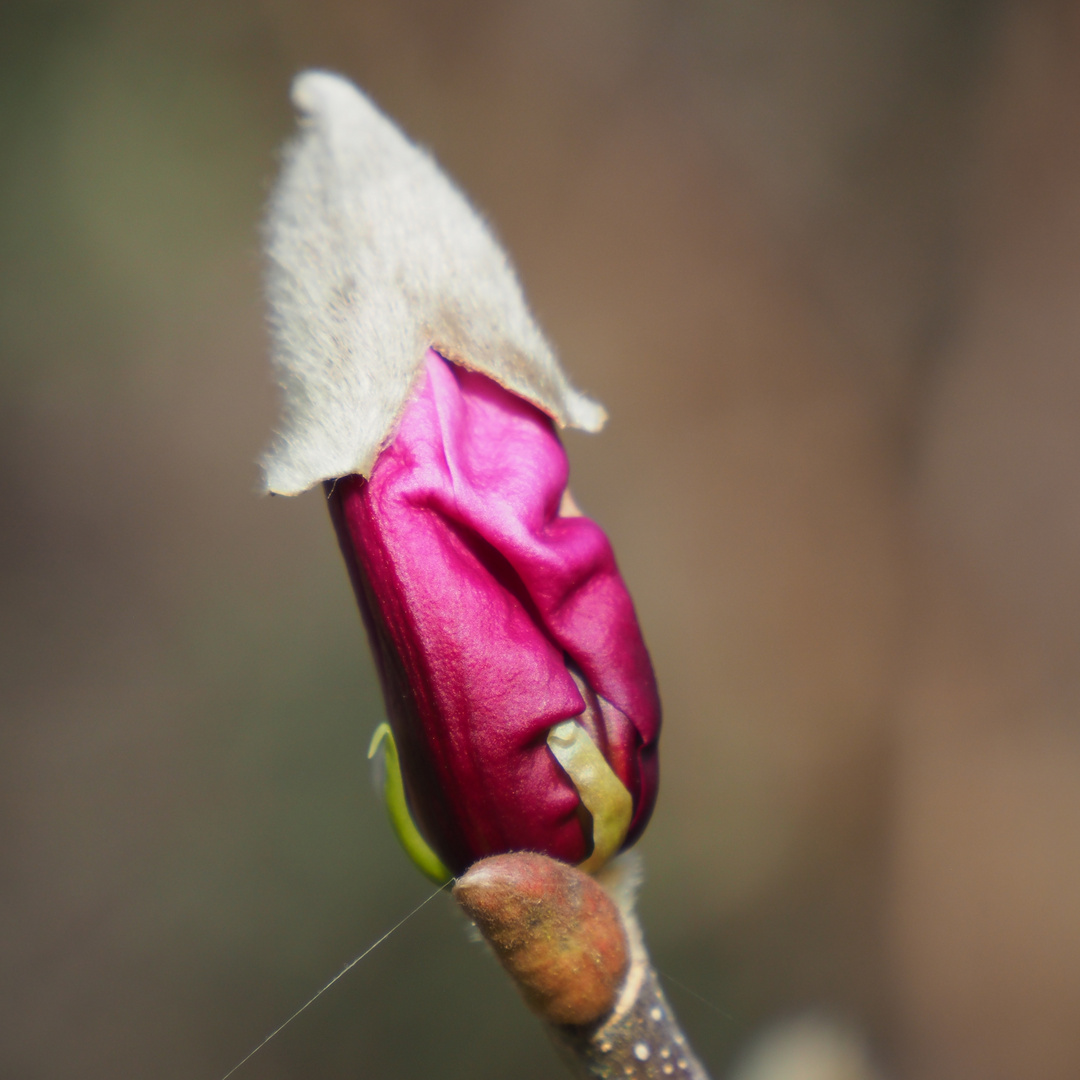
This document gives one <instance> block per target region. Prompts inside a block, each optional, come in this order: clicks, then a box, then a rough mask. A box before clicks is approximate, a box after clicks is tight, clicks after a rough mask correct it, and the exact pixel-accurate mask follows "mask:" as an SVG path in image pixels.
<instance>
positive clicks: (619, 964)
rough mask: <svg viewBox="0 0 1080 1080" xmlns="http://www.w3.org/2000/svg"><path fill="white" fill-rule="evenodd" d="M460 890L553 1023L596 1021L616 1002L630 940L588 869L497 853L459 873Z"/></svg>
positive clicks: (532, 1001) (468, 909)
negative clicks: (581, 869) (587, 871)
mask: <svg viewBox="0 0 1080 1080" xmlns="http://www.w3.org/2000/svg"><path fill="white" fill-rule="evenodd" d="M454 896H455V898H456V899H457V901H458V903H459V904H460V905H461V906H462V908H464V910H465V913H466V914H467V915H468V916H469V918H471V919H472V920H473V921H474V922H475V923H476V925H477V926H478V927H479V928H480V932H481V933H482V934H483V935H484V937H485V938H486V939H487V941H488V942H489V943H490V945H491V947H492V948H493V949H494V950H495V955H496V956H498V958H499V960H500V961H502V964H503V966H504V967H505V968H506V970H507V971H508V972H509V973H510V976H511V977H512V978H513V980H514V982H515V983H517V986H518V988H519V989H520V990H521V993H522V995H523V996H524V998H525V1001H526V1003H527V1004H528V1005H529V1007H530V1008H531V1009H532V1010H533V1011H534V1012H536V1013H538V1014H539V1015H540V1016H542V1017H543V1018H544V1019H545V1020H547V1021H548V1022H549V1023H552V1024H575V1025H580V1024H590V1023H592V1022H594V1021H596V1020H599V1019H601V1018H602V1017H604V1016H606V1015H607V1014H608V1013H609V1012H610V1011H611V1009H612V1008H613V1007H614V1005H615V999H616V997H617V995H618V992H619V988H620V987H621V986H622V982H623V979H624V978H625V976H626V971H627V968H628V966H629V960H630V953H629V944H628V942H627V938H626V931H625V929H624V928H623V923H622V917H621V916H620V914H619V911H618V908H616V906H615V904H614V903H613V902H612V900H611V898H610V897H609V896H608V894H607V893H606V892H604V890H603V889H602V888H601V887H600V886H599V885H598V884H597V883H596V882H595V881H594V880H593V879H592V878H591V877H589V875H588V874H585V873H583V872H582V871H580V870H577V869H575V868H574V867H572V866H567V865H566V864H565V863H561V862H558V861H556V860H555V859H550V858H548V857H547V856H546V855H535V854H532V853H530V852H520V853H517V854H512V855H493V856H491V857H490V858H487V859H481V860H480V861H479V862H477V863H474V864H473V865H472V866H471V867H470V868H469V870H468V871H467V872H466V873H465V874H463V875H462V876H461V877H460V878H458V882H457V885H455V886H454Z"/></svg>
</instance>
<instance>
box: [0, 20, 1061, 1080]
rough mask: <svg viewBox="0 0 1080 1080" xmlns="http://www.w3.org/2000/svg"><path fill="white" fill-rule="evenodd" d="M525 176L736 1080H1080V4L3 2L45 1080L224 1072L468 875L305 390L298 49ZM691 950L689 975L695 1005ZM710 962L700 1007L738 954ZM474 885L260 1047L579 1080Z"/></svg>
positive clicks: (0, 256) (10, 751)
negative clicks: (294, 377) (434, 862)
mask: <svg viewBox="0 0 1080 1080" xmlns="http://www.w3.org/2000/svg"><path fill="white" fill-rule="evenodd" d="M310 65H319V66H324V67H329V68H332V69H335V70H338V71H341V72H343V73H345V74H347V75H349V76H351V77H352V78H354V79H355V80H356V81H357V82H358V83H360V84H361V85H363V86H364V87H365V88H366V89H367V90H368V91H369V92H370V93H371V94H372V95H373V96H374V97H375V99H376V100H377V101H378V102H380V103H381V104H382V106H383V107H384V108H385V109H386V110H387V111H389V112H390V113H391V115H393V116H394V117H396V118H397V119H398V120H399V121H400V123H401V124H402V125H403V126H404V127H405V129H406V130H407V131H408V132H410V133H411V134H412V135H413V136H414V137H415V138H417V139H418V140H419V141H421V142H422V143H424V144H425V145H427V146H429V147H430V148H431V149H432V150H433V151H434V153H435V154H436V155H437V157H438V158H439V160H440V161H441V162H442V163H443V164H444V166H445V167H446V168H447V169H448V170H449V171H450V172H451V174H452V175H454V176H455V177H456V178H457V179H458V180H459V181H460V183H461V184H462V186H463V187H464V188H465V189H466V190H467V191H468V192H469V193H470V194H471V196H472V197H473V199H474V200H475V202H476V203H477V204H478V205H479V206H480V207H481V208H482V209H483V210H484V212H485V213H486V214H487V215H488V217H489V218H490V220H491V221H492V223H493V224H494V226H495V228H496V229H497V231H498V233H499V234H500V236H501V237H502V238H503V240H504V242H505V243H506V245H507V247H508V248H509V250H510V252H511V253H512V256H513V258H514V259H515V261H516V263H517V265H518V268H519V270H520V273H521V276H522V278H523V281H524V283H525V286H526V289H527V292H528V294H529V296H530V298H531V300H532V303H533V306H534V308H535V310H536V312H537V315H538V317H539V318H540V321H541V322H542V324H543V325H544V326H545V327H546V328H547V330H548V332H549V334H550V336H551V338H552V339H553V340H554V342H555V343H556V344H557V346H558V348H559V350H560V352H561V354H562V356H563V358H564V360H565V363H566V365H567V367H568V368H569V370H570V372H571V374H572V376H573V378H574V379H575V381H576V382H577V383H578V385H580V386H581V387H583V388H584V389H585V390H587V391H589V392H591V393H593V394H595V395H596V396H597V397H599V398H600V399H601V400H602V401H604V402H605V404H606V405H607V406H608V408H609V411H610V413H611V416H612V420H611V422H610V425H609V428H608V430H607V431H606V432H605V433H604V434H603V435H602V436H600V437H589V438H586V437H578V436H571V437H570V438H569V440H568V443H569V450H570V454H571V459H572V466H573V484H574V488H575V493H576V496H577V499H578V501H579V502H580V503H581V504H582V506H583V507H584V508H585V509H586V511H587V512H589V513H590V514H591V515H592V516H594V517H596V518H597V519H598V520H599V521H600V522H601V523H602V524H603V525H604V526H605V527H606V528H607V529H608V530H609V532H610V534H611V536H612V538H613V540H614V543H615V546H616V551H617V552H618V555H619V558H620V562H621V565H622V568H623V570H624V573H625V575H626V577H627V579H628V581H629V583H630V585H631V588H632V590H633V592H634V595H635V597H636V601H637V604H638V608H639V612H640V616H641V620H642V623H643V625H644V629H645V633H646V637H647V639H648V641H649V643H650V647H651V650H652V653H653V656H654V659H655V663H656V667H657V669H658V673H659V677H660V682H661V688H662V693H663V697H664V701H665V707H666V724H667V726H666V731H665V736H664V749H663V764H664V774H663V777H664V779H663V789H662V794H661V799H660V803H659V808H658V811H657V814H656V817H655V819H654V823H653V825H652V827H651V829H650V831H649V833H648V834H647V836H646V838H645V840H644V841H643V842H642V845H641V847H642V849H643V851H644V853H645V857H646V860H647V865H648V869H649V879H648V883H647V886H646V889H645V892H644V895H643V898H642V911H643V919H644V923H645V926H646V930H647V933H648V936H649V938H650V941H651V944H652V947H653V951H654V955H655V959H656V961H657V964H658V966H659V967H660V969H661V970H662V971H663V972H665V973H666V975H667V976H669V977H670V978H671V979H672V980H674V981H672V982H670V983H669V985H668V989H669V992H670V996H671V998H672V1000H673V1002H674V1004H675V1006H676V1008H677V1010H678V1011H679V1012H680V1014H681V1016H682V1018H683V1020H684V1022H685V1025H686V1027H687V1029H688V1031H689V1033H690V1035H691V1037H692V1039H693V1041H694V1042H695V1043H696V1045H697V1047H698V1048H699V1050H700V1052H701V1054H702V1056H703V1058H704V1059H705V1060H706V1061H707V1062H708V1063H709V1065H710V1066H711V1067H712V1068H713V1069H714V1071H715V1072H716V1073H717V1074H718V1075H722V1074H724V1073H726V1072H727V1071H728V1069H729V1068H730V1066H731V1063H732V1061H733V1060H734V1059H735V1058H736V1056H737V1055H738V1054H739V1053H741V1052H742V1050H743V1048H744V1047H745V1046H746V1045H747V1044H748V1041H749V1040H751V1039H752V1038H753V1037H754V1036H755V1035H756V1034H757V1033H758V1032H760V1031H762V1030H765V1029H767V1028H768V1025H770V1024H772V1023H774V1022H776V1021H777V1020H779V1019H782V1018H783V1017H785V1016H792V1015H800V1014H803V1013H805V1012H807V1011H810V1012H813V1013H818V1014H822V1015H828V1016H832V1017H836V1018H838V1019H839V1020H840V1021H842V1022H844V1023H847V1024H850V1025H852V1026H853V1028H854V1029H855V1030H857V1031H858V1032H860V1033H861V1034H862V1036H863V1037H865V1039H866V1040H867V1041H868V1044H869V1045H870V1046H871V1047H872V1050H873V1053H874V1055H875V1057H876V1059H877V1061H878V1063H879V1065H880V1067H881V1070H882V1072H883V1074H884V1075H885V1076H886V1077H896V1078H910V1080H946V1078H948V1080H967V1078H979V1080H1012V1078H1017V1080H1018V1078H1023V1080H1075V1077H1076V1076H1078V1075H1080V730H1078V720H1080V709H1078V705H1080V663H1078V661H1080V4H1078V3H1076V2H1073V0H1069V2H1066V0H1023V2H1013V3H1006V2H999V3H989V2H978V0H952V2H949V0H936V2H934V0H872V2H865V0H862V2H859V0H618V2H616V0H587V2H581V0H545V3H542V4H539V3H531V2H529V0H498V2H493V0H462V2H450V0H309V2H305V3H299V2H297V0H292V2H290V0H228V2H224V3H220V2H210V0H184V2H183V3H181V2H179V0H154V2H149V0H144V2H142V3H134V2H123V0H116V2H111V0H97V2H93V0H56V2H50V0H37V2H31V0H3V3H2V5H0V597H2V600H0V709H2V724H0V882H2V884H0V1075H2V1076H4V1077H5V1078H8V1077H10V1078H12V1080H24V1078H25V1080H31V1078H33V1080H54V1078H55V1080H61V1078H68V1077H80V1078H91V1077H103V1078H104V1077H109V1078H115V1077H138V1076H147V1077H151V1076H152V1077H155V1078H162V1080H168V1078H177V1080H179V1078H184V1080H197V1078H202V1080H218V1078H220V1076H221V1075H222V1074H223V1073H224V1072H225V1071H226V1070H227V1069H228V1068H229V1067H231V1066H232V1065H233V1064H234V1063H235V1062H236V1061H237V1060H238V1059H239V1058H240V1057H242V1056H243V1054H244V1053H245V1052H246V1051H247V1050H248V1049H249V1048H250V1047H251V1046H252V1045H254V1043H255V1042H257V1041H258V1040H259V1039H260V1038H261V1037H262V1036H263V1035H264V1034H265V1033H266V1032H267V1031H269V1030H270V1028H272V1027H273V1026H274V1025H275V1024H277V1023H278V1022H279V1021H280V1020H282V1019H283V1018H284V1017H285V1016H286V1015H287V1014H288V1013H289V1012H290V1011H291V1010H292V1009H293V1008H295V1007H296V1006H297V1005H299V1004H300V1003H301V1002H302V1001H303V1000H305V999H306V997H307V996H308V995H309V994H310V993H311V992H312V991H313V990H314V989H315V988H316V987H317V986H318V985H320V984H321V983H322V982H323V981H324V980H325V979H326V978H328V977H329V976H330V975H332V974H333V973H334V972H336V971H337V970H338V969H339V967H340V966H341V965H342V964H343V963H344V962H345V961H346V960H348V959H349V958H351V957H352V956H354V955H356V954H357V953H358V952H359V951H360V950H361V949H362V948H363V947H364V946H365V945H367V944H368V943H369V942H370V941H371V940H373V939H374V938H375V937H376V936H378V935H379V934H380V933H382V932H383V931H384V930H385V929H387V928H388V927H389V926H390V925H392V924H393V923H394V922H395V921H396V920H397V919H398V918H400V917H401V916H402V915H403V914H404V913H405V912H406V911H408V910H409V909H410V908H411V907H412V906H413V905H415V904H416V903H418V902H419V901H420V900H422V899H423V898H424V896H426V895H427V892H428V887H427V884H426V882H424V881H423V880H422V879H421V878H420V877H419V875H418V874H417V873H416V872H415V871H414V870H413V869H412V867H411V866H410V865H409V864H408V862H407V860H406V859H405V857H404V856H403V855H402V854H401V853H400V852H399V851H398V850H397V848H396V845H395V842H394V841H393V839H392V838H391V836H390V833H389V829H388V828H387V826H386V824H385V821H384V817H383V811H382V808H381V807H380V805H379V803H378V800H377V799H376V797H375V795H374V793H373V791H372V788H371V783H370V781H369V778H368V771H367V764H366V762H365V760H364V751H365V748H366V744H367V740H368V738H369V736H370V734H371V731H372V729H373V728H374V727H375V725H376V724H377V722H378V721H379V719H380V718H381V705H380V702H379V696H378V692H377V689H376V687H375V685H374V682H373V673H372V667H371V664H370V661H369V659H368V657H367V655H366V649H365V644H364V641H363V637H362V631H361V627H360V623H359V619H358V617H357V615H356V611H355V607H354V603H353V600H352V597H351V595H350V592H349V588H348V585H347V582H346V577H345V573H344V570H343V568H342V566H341V565H340V560H339V558H338V556H337V553H336V551H335V547H334V541H333V537H332V535H331V530H330V527H329V524H328V521H327V520H326V512H325V508H324V507H323V506H322V505H321V498H320V496H319V495H318V494H317V493H309V494H308V495H307V496H304V497H301V498H298V499H294V500H288V499H266V498H260V497H258V496H257V495H256V494H255V487H256V484H257V480H258V476H257V471H256V468H255V465H254V463H253V462H254V459H255V457H256V456H257V454H258V453H259V451H260V450H261V448H262V447H263V446H264V444H265V443H266V441H267V438H268V434H269V432H270V430H271V428H272V425H273V423H274V413H275V393H274V388H273V386H272V384H271V380H270V375H269V372H268V368H267V363H266V351H267V343H266V332H265V328H264V316H263V310H262V304H261V298H260V256H259V251H258V224H259V217H260V213H261V205H262V203H263V201H264V198H265V193H266V190H267V187H268V185H269V183H270V182H271V180H272V177H273V175H274V171H275V161H276V152H277V147H278V146H279V145H280V144H281V141H282V140H283V138H284V137H286V135H287V133H288V132H289V130H290V127H291V124H292V118H291V113H290V109H289V106H288V101H287V89H288V83H289V80H290V78H291V76H292V75H293V73H294V72H296V71H297V70H298V69H300V68H302V67H305V66H310ZM686 988H689V989H686ZM691 991H692V992H693V993H691ZM559 1070H560V1066H559V1065H558V1063H557V1061H556V1059H555V1057H554V1054H553V1052H552V1051H551V1050H550V1049H549V1048H548V1046H547V1044H546V1041H545V1039H544V1036H543V1034H542V1033H541V1032H540V1030H539V1029H538V1027H537V1025H536V1024H535V1023H534V1022H533V1020H532V1019H531V1018H530V1017H529V1016H528V1014H527V1013H526V1012H525V1009H524V1007H523V1006H522V1005H521V1004H520V1003H519V1002H518V1001H517V1000H516V997H515V996H514V995H513V993H512V991H511V990H510V988H509V987H508V985H506V984H505V981H504V979H503V976H502V974H501V972H499V971H498V970H497V969H496V967H495V965H494V963H493V962H492V961H491V960H490V959H489V958H488V957H487V956H486V955H485V954H484V953H483V951H482V950H481V949H479V948H478V947H477V946H475V945H474V944H472V943H471V942H470V941H469V940H468V937H467V934H466V932H465V927H464V925H463V923H462V920H461V919H460V918H459V917H458V916H457V915H456V913H455V912H454V910H453V909H452V905H451V904H450V902H449V901H448V900H445V898H438V900H436V901H433V902H432V903H431V904H429V905H428V906H427V907H426V908H425V909H424V910H423V911H422V912H421V913H420V914H419V915H417V916H416V917H415V918H414V919H413V920H411V921H410V922H409V923H408V924H407V925H406V926H405V927H403V928H402V929H401V930H400V931H399V932H398V933H396V934H395V935H394V936H393V937H391V938H390V939H389V940H388V941H387V942H386V943H385V944H384V945H383V946H382V947H380V948H379V949H378V950H377V951H376V952H375V953H373V954H372V955H371V956H370V957H369V958H368V959H367V960H366V961H364V963H363V964H361V965H360V966H359V967H358V968H357V969H356V970H354V971H353V972H352V973H351V974H350V975H349V976H348V978H347V979H344V980H343V981H342V982H341V983H340V984H338V986H337V987H335V988H334V990H333V991H332V992H331V993H330V994H328V995H327V996H326V997H325V998H323V999H321V1000H320V1001H319V1002H318V1004H317V1005H316V1006H314V1007H312V1009H310V1010H309V1011H308V1012H307V1013H306V1014H305V1015H304V1016H302V1017H301V1018H300V1019H299V1020H297V1021H296V1022H295V1024H294V1025H292V1027H290V1028H289V1029H288V1030H287V1031H286V1032H285V1033H283V1034H282V1035H281V1036H279V1037H278V1038H277V1039H276V1040H275V1041H274V1042H273V1043H271V1044H270V1045H269V1046H267V1047H266V1048H265V1049H264V1050H263V1051H262V1052H261V1053H260V1054H259V1056H258V1057H257V1058H255V1059H254V1060H253V1061H252V1062H250V1063H249V1064H248V1065H246V1066H245V1068H244V1071H243V1072H242V1073H240V1074H238V1076H240V1077H244V1078H248V1080H285V1078H299V1077H303V1078H305V1080H317V1078H325V1080H336V1078H345V1077H361V1076H363V1077H367V1076H378V1077H385V1078H388V1080H393V1078H401V1080H406V1078H409V1080H411V1078H416V1077H428V1076H436V1075H437V1076H439V1077H441V1078H443V1080H452V1078H455V1077H462V1078H464V1077H469V1078H477V1080H482V1078H487V1077H490V1078H496V1077H505V1076H515V1077H518V1078H521V1080H531V1078H537V1080H539V1078H548V1077H556V1076H559V1075H561V1074H560V1071H559Z"/></svg>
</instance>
